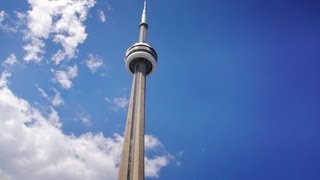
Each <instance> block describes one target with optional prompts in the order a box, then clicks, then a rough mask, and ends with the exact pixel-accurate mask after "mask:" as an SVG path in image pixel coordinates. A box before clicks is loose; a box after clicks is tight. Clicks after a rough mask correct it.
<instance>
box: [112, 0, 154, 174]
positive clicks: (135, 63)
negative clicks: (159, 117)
mask: <svg viewBox="0 0 320 180" xmlns="http://www.w3.org/2000/svg"><path fill="white" fill-rule="evenodd" d="M139 28H140V34H139V42H138V43H135V44H133V45H132V46H130V47H129V48H128V50H127V51H126V55H125V66H126V68H127V70H128V71H129V72H130V73H131V74H133V82H132V89H131V95H130V102H129V108H128V116H127V123H126V129H125V135H124V142H123V150H122V155H121V162H120V166H119V175H118V180H144V131H145V130H144V127H145V94H146V76H147V75H149V74H151V73H152V72H154V71H155V69H156V66H157V59H158V55H157V52H156V51H155V50H154V49H153V48H152V47H151V46H150V45H149V44H147V43H146V37H147V30H148V24H147V2H146V0H145V1H144V7H143V12H142V16H141V22H140V25H139Z"/></svg>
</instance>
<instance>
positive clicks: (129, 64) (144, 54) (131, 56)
mask: <svg viewBox="0 0 320 180" xmlns="http://www.w3.org/2000/svg"><path fill="white" fill-rule="evenodd" d="M139 29H140V31H139V41H138V42H137V43H135V44H133V45H132V46H131V47H129V49H128V50H127V51H126V57H125V65H126V68H127V70H128V71H129V72H130V73H132V74H134V73H135V65H136V64H137V63H138V62H143V63H144V64H145V65H146V75H149V74H151V73H152V72H154V70H155V69H156V66H157V60H158V55H157V52H156V51H155V50H154V49H153V48H152V47H151V46H150V45H149V44H147V43H146V39H147V30H148V24H147V0H144V6H143V11H142V16H141V22H140V24H139Z"/></svg>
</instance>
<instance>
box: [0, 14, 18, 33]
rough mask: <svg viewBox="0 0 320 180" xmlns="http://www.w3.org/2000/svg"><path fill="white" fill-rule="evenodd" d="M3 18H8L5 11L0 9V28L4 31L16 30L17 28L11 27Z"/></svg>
mask: <svg viewBox="0 0 320 180" xmlns="http://www.w3.org/2000/svg"><path fill="white" fill-rule="evenodd" d="M5 19H8V14H7V13H5V12H4V11H3V10H1V11H0V30H3V31H5V32H17V28H15V27H11V26H9V25H8V24H5V23H4V21H5Z"/></svg>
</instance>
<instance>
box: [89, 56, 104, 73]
mask: <svg viewBox="0 0 320 180" xmlns="http://www.w3.org/2000/svg"><path fill="white" fill-rule="evenodd" d="M86 65H87V67H88V68H89V69H90V71H91V72H96V71H97V69H98V68H100V67H101V66H103V61H102V59H101V58H100V57H98V56H94V55H93V54H89V56H88V59H87V60H86Z"/></svg>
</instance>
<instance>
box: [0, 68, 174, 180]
mask: <svg viewBox="0 0 320 180" xmlns="http://www.w3.org/2000/svg"><path fill="white" fill-rule="evenodd" d="M10 75H11V74H10V73H8V72H7V71H5V72H4V73H2V75H1V77H0V114H1V117H0V129H1V131H0V146H1V148H0V178H2V179H4V178H7V179H11V178H12V179H25V177H28V179H33V180H42V179H48V180H51V179H52V180H56V179H64V180H73V179H90V180H103V179H110V180H112V179H116V176H117V173H118V164H119V160H120V155H121V150H122V142H123V137H122V136H120V135H118V134H114V135H113V136H112V137H105V136H104V135H103V134H102V133H96V134H94V133H90V132H88V133H85V134H82V135H80V136H73V135H65V134H63V131H62V129H61V125H62V124H61V122H60V118H59V116H58V113H57V112H56V111H55V110H54V109H53V108H50V112H47V113H45V112H41V111H40V110H38V109H36V108H34V107H33V106H31V105H30V104H29V103H28V102H27V101H26V100H24V99H22V98H19V97H17V96H16V95H15V94H14V93H13V92H12V91H11V90H10V89H9V87H8V80H7V78H8V77H10ZM147 142H149V141H147ZM168 161H169V159H168V158H167V155H163V156H156V157H154V158H151V159H149V158H146V162H145V163H146V176H149V177H158V176H159V171H160V168H161V167H163V166H165V165H167V164H168Z"/></svg>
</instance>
